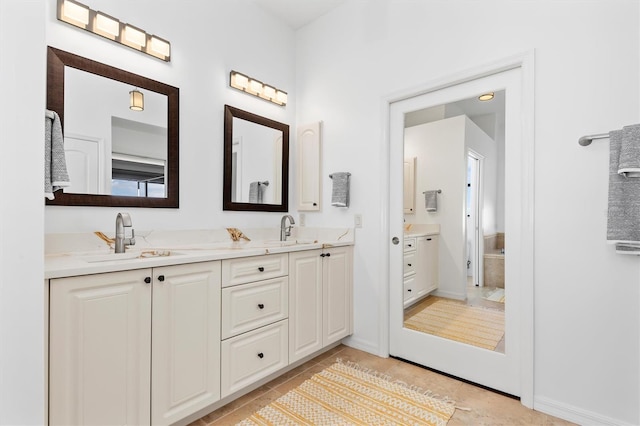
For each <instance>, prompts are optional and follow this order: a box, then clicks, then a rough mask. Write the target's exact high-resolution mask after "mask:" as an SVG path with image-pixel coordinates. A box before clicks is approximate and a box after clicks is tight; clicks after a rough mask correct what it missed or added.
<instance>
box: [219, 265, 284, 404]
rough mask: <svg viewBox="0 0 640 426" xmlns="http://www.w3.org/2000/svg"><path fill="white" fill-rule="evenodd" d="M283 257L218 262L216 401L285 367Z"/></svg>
mask: <svg viewBox="0 0 640 426" xmlns="http://www.w3.org/2000/svg"><path fill="white" fill-rule="evenodd" d="M288 273H289V271H288V254H287V253H282V254H273V255H265V256H253V257H246V258H238V259H228V260H223V261H222V287H223V288H222V300H223V303H222V330H223V331H222V338H223V340H222V342H221V343H220V348H221V357H222V360H221V377H220V388H221V394H222V397H223V398H224V397H226V396H229V395H231V394H233V393H234V392H237V391H239V390H241V389H243V388H245V387H247V386H248V385H250V384H252V383H254V382H256V381H258V380H260V379H262V378H264V377H267V376H268V375H270V374H272V373H275V372H276V371H278V370H280V369H282V368H284V367H286V366H287V365H288V364H289V357H288V350H287V348H288V342H289V339H288V328H289V326H288V321H287V318H288V317H289V308H288V287H289V277H288V276H287V275H288Z"/></svg>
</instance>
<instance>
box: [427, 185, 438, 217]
mask: <svg viewBox="0 0 640 426" xmlns="http://www.w3.org/2000/svg"><path fill="white" fill-rule="evenodd" d="M423 194H424V206H425V208H426V209H427V211H428V212H437V211H438V190H433V191H424V192H423Z"/></svg>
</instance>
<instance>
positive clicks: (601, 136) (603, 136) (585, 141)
mask: <svg viewBox="0 0 640 426" xmlns="http://www.w3.org/2000/svg"><path fill="white" fill-rule="evenodd" d="M608 137H609V133H598V134H597V135H588V136H583V137H581V138H580V139H578V143H579V144H580V145H581V146H589V145H591V142H593V140H594V139H606V138H608Z"/></svg>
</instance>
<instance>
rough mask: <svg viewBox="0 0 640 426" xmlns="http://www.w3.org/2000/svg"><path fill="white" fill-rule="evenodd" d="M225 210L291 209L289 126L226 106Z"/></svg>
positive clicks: (278, 210)
mask: <svg viewBox="0 0 640 426" xmlns="http://www.w3.org/2000/svg"><path fill="white" fill-rule="evenodd" d="M223 189H224V190H223V197H222V198H223V209H224V210H244V211H262V212H286V211H288V210H289V125H288V124H284V123H279V122H277V121H274V120H271V119H268V118H265V117H261V116H259V115H256V114H252V113H250V112H247V111H243V110H241V109H238V108H234V107H232V106H229V105H225V106H224V188H223Z"/></svg>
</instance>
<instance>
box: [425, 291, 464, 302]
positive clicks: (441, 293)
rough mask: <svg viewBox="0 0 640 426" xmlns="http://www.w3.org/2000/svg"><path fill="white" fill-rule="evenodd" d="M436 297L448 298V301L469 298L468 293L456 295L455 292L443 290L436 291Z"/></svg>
mask: <svg viewBox="0 0 640 426" xmlns="http://www.w3.org/2000/svg"><path fill="white" fill-rule="evenodd" d="M433 295H434V296H438V297H446V298H447V299H457V300H465V299H466V298H467V294H466V293H456V292H453V291H443V290H440V289H438V290H436V291H435V292H434V293H433Z"/></svg>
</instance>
